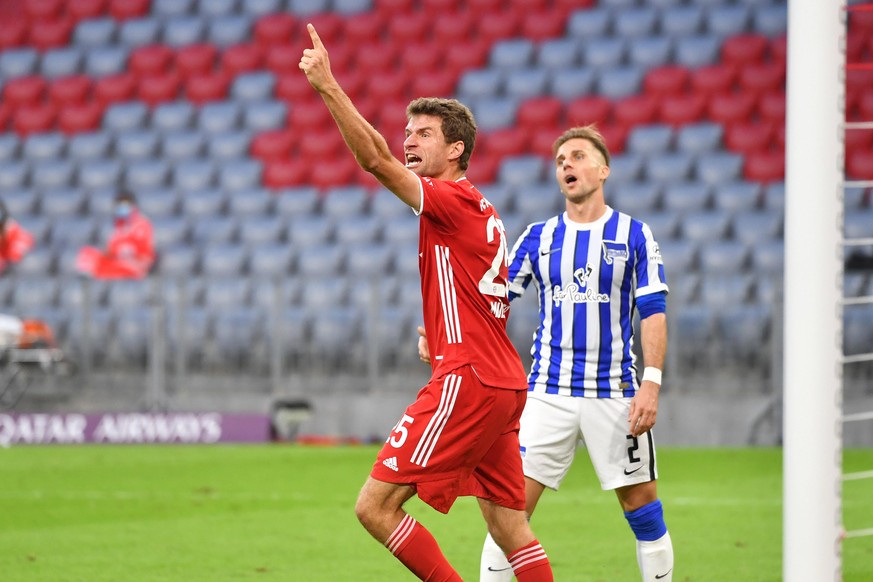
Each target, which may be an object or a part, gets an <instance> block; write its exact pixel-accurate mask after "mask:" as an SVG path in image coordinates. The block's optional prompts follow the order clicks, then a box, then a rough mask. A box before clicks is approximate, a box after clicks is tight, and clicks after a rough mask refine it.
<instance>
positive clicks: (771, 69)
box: [738, 62, 785, 95]
mask: <svg viewBox="0 0 873 582" xmlns="http://www.w3.org/2000/svg"><path fill="white" fill-rule="evenodd" d="M738 82H739V86H740V88H741V89H742V90H744V91H748V92H750V93H753V94H755V95H764V94H768V93H778V92H784V91H785V64H784V63H775V62H763V63H750V64H748V65H746V66H744V67H743V68H742V69H741V70H740V72H739V78H738Z"/></svg>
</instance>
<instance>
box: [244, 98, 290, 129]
mask: <svg viewBox="0 0 873 582" xmlns="http://www.w3.org/2000/svg"><path fill="white" fill-rule="evenodd" d="M287 115H288V105H287V104H285V103H283V102H281V101H252V102H249V103H248V104H246V106H245V108H244V111H243V126H244V127H246V128H247V129H251V130H253V131H266V130H269V129H277V128H279V127H282V126H283V125H284V124H285V120H286V118H287Z"/></svg>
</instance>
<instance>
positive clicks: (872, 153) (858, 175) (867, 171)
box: [846, 149, 873, 180]
mask: <svg viewBox="0 0 873 582" xmlns="http://www.w3.org/2000/svg"><path fill="white" fill-rule="evenodd" d="M846 174H847V175H848V177H849V178H851V179H853V180H873V150H870V149H868V150H862V151H858V152H854V153H853V154H852V155H851V156H849V157H848V158H847V159H846Z"/></svg>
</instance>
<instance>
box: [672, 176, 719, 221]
mask: <svg viewBox="0 0 873 582" xmlns="http://www.w3.org/2000/svg"><path fill="white" fill-rule="evenodd" d="M711 201H712V192H711V188H710V186H709V185H708V184H704V183H701V182H697V181H681V182H676V183H670V182H667V183H666V184H665V186H664V195H663V204H664V209H665V210H667V211H669V212H674V213H682V214H684V213H687V212H689V211H699V210H704V209H706V208H708V207H709V206H710V204H711Z"/></svg>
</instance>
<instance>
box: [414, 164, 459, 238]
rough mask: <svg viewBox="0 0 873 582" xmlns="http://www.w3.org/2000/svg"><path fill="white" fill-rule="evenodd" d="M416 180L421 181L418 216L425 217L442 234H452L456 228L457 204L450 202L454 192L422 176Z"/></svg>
mask: <svg viewBox="0 0 873 582" xmlns="http://www.w3.org/2000/svg"><path fill="white" fill-rule="evenodd" d="M418 178H419V180H420V181H421V209H420V210H419V212H418V215H419V216H426V217H427V218H428V219H429V220H430V221H431V223H433V225H434V226H436V227H437V228H439V229H440V230H442V231H444V232H453V231H454V230H455V229H456V228H457V223H456V221H455V212H457V206H456V204H457V202H453V201H452V200H450V198H451V196H452V194H453V193H454V191H453V190H452V188H450V187H448V186H447V185H446V183H445V182H442V181H439V180H433V179H431V178H427V177H423V176H419V177H418Z"/></svg>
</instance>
